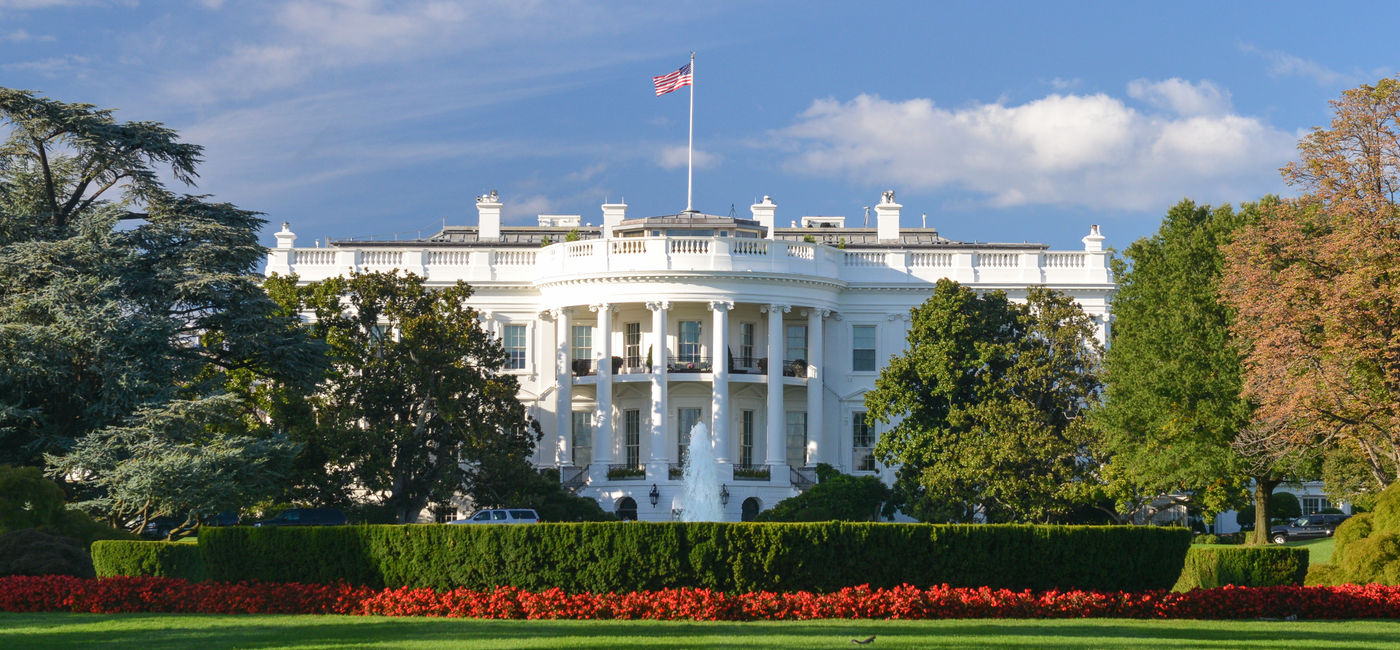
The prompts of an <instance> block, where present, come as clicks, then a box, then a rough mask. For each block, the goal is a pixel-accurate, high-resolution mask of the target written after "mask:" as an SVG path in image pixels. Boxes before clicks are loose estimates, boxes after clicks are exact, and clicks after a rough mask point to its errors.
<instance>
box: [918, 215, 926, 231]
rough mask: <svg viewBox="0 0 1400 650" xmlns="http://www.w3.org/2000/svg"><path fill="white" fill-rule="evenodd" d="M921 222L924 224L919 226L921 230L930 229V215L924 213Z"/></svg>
mask: <svg viewBox="0 0 1400 650" xmlns="http://www.w3.org/2000/svg"><path fill="white" fill-rule="evenodd" d="M921 222H922V224H923V225H921V226H919V227H920V228H927V227H928V213H927V212H925V213H924V216H923V217H922V218H921Z"/></svg>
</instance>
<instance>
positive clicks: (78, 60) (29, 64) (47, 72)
mask: <svg viewBox="0 0 1400 650" xmlns="http://www.w3.org/2000/svg"><path fill="white" fill-rule="evenodd" d="M89 61H90V59H88V58H87V57H85V56H78V55H76V54H68V55H65V56H53V57H49V58H47V59H39V60H36V61H19V62H16V63H5V64H0V70H5V71H6V72H32V73H36V74H41V75H44V76H46V77H56V76H59V75H65V76H73V77H79V78H81V77H83V76H85V74H84V73H83V68H84V67H85V66H86V65H87V64H88V62H89Z"/></svg>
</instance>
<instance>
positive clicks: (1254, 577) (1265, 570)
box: [1172, 546, 1308, 591]
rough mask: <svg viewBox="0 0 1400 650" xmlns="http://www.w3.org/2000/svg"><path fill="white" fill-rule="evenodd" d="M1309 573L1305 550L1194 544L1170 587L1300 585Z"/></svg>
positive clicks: (1180, 589) (1179, 589)
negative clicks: (1198, 545) (1215, 546)
mask: <svg viewBox="0 0 1400 650" xmlns="http://www.w3.org/2000/svg"><path fill="white" fill-rule="evenodd" d="M1307 574H1308V550H1307V549H1304V548H1286V547H1282V546H1240V547H1221V548H1193V549H1191V550H1190V551H1189V552H1188V553H1187V554H1186V564H1185V566H1183V567H1182V569H1181V578H1180V579H1179V580H1177V583H1176V586H1175V587H1173V588H1172V590H1173V591H1190V590H1192V589H1214V588H1215V587H1223V586H1225V585H1236V586H1240V587H1273V586H1278V585H1301V584H1303V579H1304V578H1305V577H1306V576H1307Z"/></svg>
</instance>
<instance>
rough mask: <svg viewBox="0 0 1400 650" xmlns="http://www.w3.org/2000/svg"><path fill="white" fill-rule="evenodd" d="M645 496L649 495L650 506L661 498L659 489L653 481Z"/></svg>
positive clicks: (654, 504) (653, 505) (654, 505)
mask: <svg viewBox="0 0 1400 650" xmlns="http://www.w3.org/2000/svg"><path fill="white" fill-rule="evenodd" d="M647 496H649V497H651V505H652V507H653V508H654V507H656V502H657V501H660V500H661V491H660V490H658V489H656V484H655V483H652V484H651V492H649V493H647Z"/></svg>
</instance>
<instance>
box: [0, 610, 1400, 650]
mask: <svg viewBox="0 0 1400 650" xmlns="http://www.w3.org/2000/svg"><path fill="white" fill-rule="evenodd" d="M1358 628H1360V629H1358ZM872 634H874V635H876V636H877V639H876V642H875V643H874V644H872V647H873V646H879V647H881V648H885V647H925V648H926V647H964V646H968V645H978V646H982V647H1008V648H1009V647H1025V646H1037V647H1046V646H1070V647H1159V646H1172V645H1189V646H1193V647H1208V646H1220V647H1240V646H1258V645H1263V644H1264V643H1267V644H1268V645H1269V646H1271V647H1307V648H1316V647H1326V646H1347V647H1357V646H1375V647H1387V646H1391V645H1393V644H1394V642H1395V639H1396V638H1397V635H1400V623H1396V622H1382V621H1365V622H1356V621H1319V622H1298V623H1290V622H1266V621H1126V620H1121V619H1120V620H1112V619H1110V620H1103V621H1092V620H1083V619H1081V620H1024V619H1023V620H1006V621H988V620H950V621H862V620H827V621H802V622H750V623H732V622H654V621H553V620H541V621H496V620H474V619H442V618H434V619H429V618H383V617H343V616H304V617H290V616H288V617H266V616H240V615H231V616H203V615H176V614H165V615H153V614H123V615H98V614H42V615H34V614H21V615H4V616H0V645H3V646H4V647H5V648H7V649H8V648H12V647H45V648H53V647H85V648H86V647H103V646H105V647H142V648H162V647H179V648H188V647H229V646H237V647H313V646H314V647H327V646H359V647H373V646H382V647H449V646H471V647H474V648H487V647H512V648H519V647H540V648H549V647H559V646H570V647H574V648H610V647H618V646H636V647H696V646H704V647H713V648H753V647H779V646H787V647H791V646H802V647H810V648H821V647H841V648H850V647H852V644H851V639H853V638H865V637H868V636H870V635H872Z"/></svg>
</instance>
